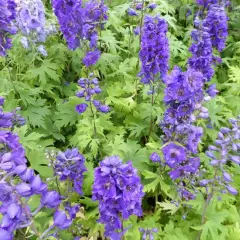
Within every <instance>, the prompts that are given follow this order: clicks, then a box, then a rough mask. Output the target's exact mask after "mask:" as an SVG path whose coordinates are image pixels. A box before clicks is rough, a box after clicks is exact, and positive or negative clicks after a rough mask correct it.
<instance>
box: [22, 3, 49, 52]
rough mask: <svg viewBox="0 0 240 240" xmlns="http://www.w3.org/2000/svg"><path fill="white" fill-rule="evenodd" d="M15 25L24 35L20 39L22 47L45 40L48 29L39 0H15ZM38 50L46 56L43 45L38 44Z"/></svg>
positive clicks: (28, 47)
mask: <svg viewBox="0 0 240 240" xmlns="http://www.w3.org/2000/svg"><path fill="white" fill-rule="evenodd" d="M17 26H18V28H19V30H20V31H21V32H22V34H23V35H24V36H23V37H22V39H21V43H22V45H23V47H24V48H26V49H30V48H31V46H32V45H35V44H36V43H42V42H45V41H46V37H47V33H48V31H47V29H46V19H45V10H44V5H43V3H42V1H41V0H17ZM38 51H39V52H40V53H41V54H42V55H43V56H47V52H46V50H45V47H44V46H43V45H39V46H38Z"/></svg>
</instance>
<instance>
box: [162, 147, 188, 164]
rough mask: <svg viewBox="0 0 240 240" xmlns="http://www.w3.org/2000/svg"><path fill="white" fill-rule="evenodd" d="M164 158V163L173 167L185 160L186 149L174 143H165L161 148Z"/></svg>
mask: <svg viewBox="0 0 240 240" xmlns="http://www.w3.org/2000/svg"><path fill="white" fill-rule="evenodd" d="M162 151H163V155H164V159H165V161H166V164H167V165H168V166H169V167H171V168H173V167H176V166H177V165H179V164H180V163H182V162H183V161H185V160H186V157H187V155H186V149H185V148H184V147H182V146H179V145H176V144H175V143H169V144H167V145H166V146H165V147H164V148H163V149H162Z"/></svg>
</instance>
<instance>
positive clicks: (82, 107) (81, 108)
mask: <svg viewBox="0 0 240 240" xmlns="http://www.w3.org/2000/svg"><path fill="white" fill-rule="evenodd" d="M87 107H88V105H87V104H86V103H81V104H78V105H77V106H76V111H77V112H78V113H79V114H81V113H84V112H85V111H86V110H87Z"/></svg>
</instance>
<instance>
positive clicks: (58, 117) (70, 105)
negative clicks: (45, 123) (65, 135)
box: [53, 97, 79, 129]
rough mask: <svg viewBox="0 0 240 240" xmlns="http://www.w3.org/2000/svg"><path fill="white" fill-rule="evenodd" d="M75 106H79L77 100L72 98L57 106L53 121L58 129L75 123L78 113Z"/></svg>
mask: <svg viewBox="0 0 240 240" xmlns="http://www.w3.org/2000/svg"><path fill="white" fill-rule="evenodd" d="M77 104H79V99H77V98H75V97H74V98H70V99H69V101H68V102H65V103H59V104H58V105H57V111H56V113H55V115H54V117H53V120H54V123H55V126H56V127H57V128H58V129H61V128H62V127H66V126H71V125H74V124H75V123H76V122H77V120H78V113H77V112H76V110H75V107H76V105H77Z"/></svg>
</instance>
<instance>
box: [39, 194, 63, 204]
mask: <svg viewBox="0 0 240 240" xmlns="http://www.w3.org/2000/svg"><path fill="white" fill-rule="evenodd" d="M60 203H61V199H60V195H59V193H57V192H56V191H47V192H46V193H44V194H43V195H42V198H41V204H42V206H45V207H47V208H56V207H57V206H58V205H59V204H60Z"/></svg>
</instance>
